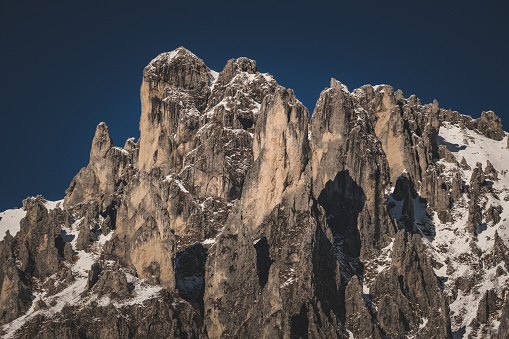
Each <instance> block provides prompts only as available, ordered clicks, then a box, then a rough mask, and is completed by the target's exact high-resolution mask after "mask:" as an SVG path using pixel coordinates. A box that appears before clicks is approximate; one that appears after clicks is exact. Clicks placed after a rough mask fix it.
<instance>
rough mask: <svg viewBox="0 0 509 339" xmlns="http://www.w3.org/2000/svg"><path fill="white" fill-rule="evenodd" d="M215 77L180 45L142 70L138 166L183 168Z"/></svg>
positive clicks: (143, 167)
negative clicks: (185, 156)
mask: <svg viewBox="0 0 509 339" xmlns="http://www.w3.org/2000/svg"><path fill="white" fill-rule="evenodd" d="M213 80H215V79H214V76H213V74H212V73H211V72H210V69H209V68H208V67H207V66H205V63H204V62H203V60H201V59H199V58H198V57H197V56H196V55H194V54H193V53H191V52H190V51H188V50H187V49H185V48H183V47H179V48H177V49H176V50H175V51H173V52H169V53H163V54H160V55H159V56H158V57H157V58H155V59H154V60H152V61H151V62H150V63H149V64H148V66H147V67H145V69H144V70H143V82H142V84H141V90H140V97H141V120H140V155H139V168H140V169H141V170H144V171H146V172H150V171H151V170H152V169H153V168H158V167H163V168H166V169H169V168H172V167H174V168H176V169H177V171H178V170H180V169H181V168H182V162H183V157H184V155H185V154H186V153H187V152H188V151H190V148H189V147H190V143H191V141H192V138H193V136H194V134H195V133H196V131H197V129H198V123H199V115H200V112H203V110H204V108H205V106H206V103H207V98H208V96H209V94H210V87H211V85H212V81H213Z"/></svg>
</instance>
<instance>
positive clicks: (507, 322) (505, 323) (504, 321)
mask: <svg viewBox="0 0 509 339" xmlns="http://www.w3.org/2000/svg"><path fill="white" fill-rule="evenodd" d="M507 300H508V299H507V296H506V300H505V303H504V307H503V308H502V316H501V317H500V326H499V327H498V339H507V338H509V302H508V301H507Z"/></svg>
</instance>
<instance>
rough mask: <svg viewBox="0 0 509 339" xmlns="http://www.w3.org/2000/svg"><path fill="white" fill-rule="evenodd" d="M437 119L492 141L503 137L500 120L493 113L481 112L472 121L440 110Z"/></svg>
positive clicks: (452, 112) (457, 114) (464, 116)
mask: <svg viewBox="0 0 509 339" xmlns="http://www.w3.org/2000/svg"><path fill="white" fill-rule="evenodd" d="M439 118H440V121H447V122H450V123H453V124H458V125H459V126H461V127H463V128H468V129H471V130H475V131H476V132H478V133H480V134H482V135H484V136H486V137H488V138H490V139H493V140H497V141H501V140H503V139H504V137H505V132H504V130H503V129H502V120H501V119H500V118H499V117H498V116H497V115H496V114H495V113H494V112H493V111H487V112H484V111H483V112H482V113H481V117H480V118H479V119H472V117H471V116H468V115H461V114H459V113H458V112H456V111H451V110H447V111H446V110H444V109H441V110H440V113H439Z"/></svg>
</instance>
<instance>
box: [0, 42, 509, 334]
mask: <svg viewBox="0 0 509 339" xmlns="http://www.w3.org/2000/svg"><path fill="white" fill-rule="evenodd" d="M140 92H141V100H142V116H141V121H140V139H139V141H136V139H134V138H131V139H128V140H127V141H126V143H125V145H124V148H123V149H122V148H119V147H115V146H113V141H112V140H111V138H110V136H109V133H108V128H107V126H106V125H105V124H104V123H101V124H99V125H98V126H97V129H96V133H95V136H94V138H93V141H92V148H91V151H90V162H89V164H88V166H87V167H86V168H84V169H82V170H81V171H80V173H79V174H78V175H77V176H76V177H75V178H74V180H73V181H72V183H71V185H70V187H69V189H68V190H67V192H66V193H67V196H66V198H65V202H64V204H63V205H64V206H63V208H62V209H60V208H57V209H53V210H51V211H48V209H47V208H46V207H45V201H44V200H43V199H42V198H32V199H27V200H26V201H25V205H26V206H25V209H26V211H27V216H26V217H25V219H23V221H22V222H21V230H20V232H18V234H17V235H16V236H15V237H11V236H10V235H7V237H6V238H4V240H3V241H1V242H0V264H1V265H2V266H1V268H2V272H0V301H1V302H0V323H2V324H5V323H8V322H10V321H12V320H14V319H16V318H18V317H19V316H20V315H22V314H23V313H25V312H28V313H27V315H26V318H24V319H25V320H26V322H25V323H23V324H22V325H21V327H20V328H19V330H17V332H16V333H15V334H14V332H13V328H14V329H16V328H15V326H14V325H12V324H11V325H12V326H11V325H9V324H8V325H7V326H6V327H3V329H4V330H5V331H7V332H8V333H9V334H10V335H12V336H14V337H20V338H28V337H36V336H38V337H41V338H42V337H44V338H45V337H48V338H53V337H58V338H96V337H101V338H146V337H155V338H159V337H170V338H171V337H178V338H180V337H187V338H222V337H235V338H237V337H238V338H244V337H252V336H253V335H255V336H257V337H264V338H346V337H350V336H352V335H353V336H354V337H356V338H406V337H413V338H450V337H451V321H454V323H455V325H456V324H457V323H458V321H460V322H461V321H463V320H461V319H460V320H458V318H459V317H461V315H458V312H456V311H455V309H457V308H456V307H455V308H454V309H453V312H456V313H452V314H453V315H454V317H453V318H454V319H450V315H449V306H448V298H449V297H450V298H451V302H453V301H455V300H457V298H461V297H464V296H465V294H469V293H476V292H475V291H476V288H477V287H478V282H477V279H478V278H477V277H478V276H481V275H479V274H477V273H478V272H490V273H489V274H490V277H492V278H493V279H494V280H496V279H498V281H499V282H500V281H505V280H503V279H505V278H504V276H505V275H506V274H507V271H508V267H507V260H508V258H509V250H508V249H507V246H506V245H505V238H504V239H502V238H503V237H504V235H503V234H502V233H500V234H501V235H502V236H499V234H498V233H497V232H495V233H494V243H493V239H492V238H491V236H492V235H491V234H489V235H487V236H486V237H485V238H484V235H486V233H485V234H484V235H483V236H479V237H478V238H479V239H482V240H483V241H485V243H484V244H481V243H478V241H477V240H478V239H477V238H476V237H470V236H468V234H467V233H466V232H465V231H464V228H463V227H465V226H466V227H468V228H469V229H470V230H471V232H473V233H474V234H475V233H476V232H484V230H485V229H486V228H489V227H498V225H500V224H502V223H503V222H504V220H503V218H504V217H505V215H504V210H503V209H502V208H501V206H502V205H503V201H506V200H507V199H509V198H508V197H506V195H507V194H506V191H504V190H500V189H499V187H498V186H497V185H499V184H500V183H501V182H502V181H503V180H505V177H504V178H502V176H503V175H504V169H503V168H497V169H495V168H494V167H493V166H492V164H491V163H489V162H488V163H487V164H486V168H485V169H484V170H483V168H482V164H480V163H479V164H476V167H475V168H473V171H472V172H473V174H472V178H471V180H470V182H469V183H468V185H466V184H465V183H464V182H463V180H464V179H462V178H464V177H465V176H464V175H465V172H464V171H470V166H472V165H473V164H470V165H469V164H467V162H466V160H465V159H464V158H463V159H461V162H460V163H459V164H458V162H457V160H456V158H455V155H457V153H456V151H455V150H454V148H449V149H448V148H447V147H446V146H445V145H448V146H450V145H449V144H448V143H446V142H445V143H444V145H441V146H438V144H437V140H438V138H437V135H438V131H439V128H440V124H441V123H442V124H443V126H444V128H446V127H448V124H455V126H458V127H460V128H463V131H465V128H466V129H470V130H476V131H477V132H478V133H481V134H483V135H485V136H487V137H489V138H493V139H496V140H501V139H500V136H501V135H502V138H503V137H505V132H503V130H502V129H501V128H502V125H501V122H500V119H498V117H496V116H495V115H494V113H492V112H487V113H483V115H482V117H481V118H480V119H477V120H474V119H472V118H470V117H466V116H463V115H461V114H459V113H457V112H453V111H450V110H449V111H446V110H443V109H440V108H439V105H438V102H436V101H434V102H433V103H432V104H428V105H422V104H421V102H420V100H419V99H418V98H417V97H416V96H410V97H409V98H405V97H404V96H403V93H402V92H401V91H399V90H398V91H394V89H393V88H392V87H390V86H387V85H380V86H371V85H366V86H363V87H361V88H359V89H356V90H354V91H353V92H350V91H349V90H348V89H347V88H346V86H344V85H342V84H341V83H340V82H339V81H336V80H334V79H332V80H331V86H330V88H327V89H325V90H324V91H323V92H322V93H321V94H320V98H319V100H318V102H317V105H316V107H315V110H314V113H313V116H312V118H311V120H310V119H309V113H308V111H307V109H306V108H305V107H304V106H303V105H302V103H300V102H299V101H298V100H297V98H296V97H295V94H294V93H293V91H292V90H289V89H285V88H283V87H281V86H279V85H278V84H277V83H276V81H275V80H274V78H273V77H272V76H270V75H269V74H268V73H260V72H259V71H258V69H257V66H256V62H254V61H253V60H250V59H247V58H238V59H232V60H229V61H228V62H227V64H226V66H225V67H224V69H223V71H222V72H220V73H216V72H214V71H212V70H210V69H209V68H208V67H207V66H206V65H205V63H204V62H203V61H202V60H201V59H199V58H198V57H196V56H195V55H194V54H192V53H191V52H189V51H188V50H186V49H185V48H183V47H181V48H178V49H177V50H175V51H173V52H170V53H164V54H162V55H160V56H158V57H157V58H155V59H154V60H153V61H151V63H150V64H149V65H148V66H147V67H146V68H145V70H144V72H143V81H142V86H141V91H140ZM471 139H472V138H471V137H470V139H469V140H468V142H472V144H473V143H474V141H475V140H471ZM442 141H443V140H442ZM441 143H442V142H441ZM494 163H495V164H496V162H494ZM497 166H498V165H497ZM497 170H499V171H500V172H497ZM467 173H468V172H467ZM501 179H502V180H501ZM467 186H468V191H467V189H466V187H467ZM465 193H467V194H465ZM504 199H505V200H504ZM467 204H468V205H467ZM457 206H460V207H461V208H463V210H460V211H462V212H465V211H466V210H467V207H468V210H469V217H468V225H463V224H462V225H461V226H459V227H458V226H457V225H456V224H455V222H457V221H458V220H463V216H462V215H461V213H457V212H458V209H454V208H455V207H457ZM453 209H454V210H453ZM389 210H390V213H389ZM396 210H397V212H394V211H396ZM451 211H452V212H451ZM435 214H436V215H437V216H438V218H439V220H440V224H438V225H439V227H441V228H442V230H441V231H444V230H445V231H447V232H450V234H451V237H454V236H463V235H466V236H467V242H466V244H467V246H466V247H468V249H467V252H465V253H461V254H458V262H459V263H462V264H469V265H470V264H471V266H472V267H473V269H474V270H476V273H475V274H470V275H468V274H466V275H465V276H464V277H457V278H454V279H456V280H455V281H453V282H450V281H449V283H447V279H446V278H445V277H437V274H439V273H438V272H443V271H441V267H443V266H444V265H447V267H446V268H447V272H446V276H448V277H453V275H454V270H455V269H458V266H455V263H453V262H451V261H448V260H450V258H449V257H448V256H447V259H446V260H445V262H444V260H443V258H442V257H445V253H447V251H451V248H450V247H448V246H445V247H443V248H441V247H439V246H436V245H437V244H436V239H439V237H438V236H437V234H438V233H437V234H435V233H434V224H436V223H437V222H436V219H433V216H434V215H435ZM389 215H391V216H392V218H394V220H392V219H391V217H390V216H389ZM396 215H397V216H396ZM455 219H458V220H455ZM426 230H432V232H426ZM437 230H438V228H437ZM437 232H438V231H437ZM489 232H491V230H489ZM423 237H425V238H423ZM451 243H454V241H453V240H451ZM492 244H494V245H493V247H492V248H491V247H490V248H488V249H485V248H484V247H483V246H485V247H486V246H491V245H492ZM442 254H444V255H442ZM454 259H456V258H454ZM91 263H93V264H91ZM440 274H442V273H440ZM490 279H491V278H490ZM447 284H449V285H447ZM451 284H454V288H449V287H450V286H451ZM494 286H496V289H497V290H496V292H495V291H493V293H492V292H491V291H490V292H488V293H487V294H485V295H484V297H483V298H481V299H482V300H481V302H480V303H479V305H478V312H477V317H476V319H475V321H473V322H472V323H471V325H470V321H469V322H468V323H465V324H466V325H467V329H468V331H470V332H469V333H470V335H471V336H475V335H478V336H481V337H482V336H486V335H487V333H488V330H487V326H483V325H485V324H488V323H489V322H490V321H492V320H495V319H496V320H497V321H498V320H500V321H501V325H500V330H499V332H498V333H499V336H503V335H504V333H505V332H507V331H506V327H507V324H506V322H505V319H504V318H503V316H504V314H507V310H506V308H507V307H505V308H504V309H503V310H502V318H499V312H497V311H499V310H500V306H501V304H500V301H499V300H498V299H497V298H496V296H497V294H498V295H499V296H500V297H501V296H502V295H503V294H500V293H502V291H501V290H502V289H503V287H502V286H499V285H494ZM499 287H500V288H499ZM443 289H444V290H443ZM67 292H69V293H72V295H75V296H76V302H73V303H71V304H70V305H66V306H63V305H62V304H57V303H58V300H57V297H58V298H59V297H60V295H57V293H67ZM76 292H78V293H76ZM31 295H36V296H37V299H36V301H35V305H33V306H34V308H33V309H31V308H30V307H31V306H32V303H31V298H32V297H31ZM479 298H480V296H479ZM475 300H478V299H475ZM108 303H109V304H108ZM78 305H79V306H78ZM62 306H63V308H62ZM474 307H475V305H474ZM34 310H35V311H37V312H34ZM97 319H101V320H100V321H98V320H97ZM469 319H470V318H469ZM491 324H496V322H492V323H491ZM16 326H17V325H16ZM504 326H505V327H504ZM455 330H456V329H455ZM460 330H461V329H460ZM460 330H458V331H460ZM476 331H477V332H476ZM504 331H505V332H504ZM7 332H6V333H7ZM458 333H460V332H456V333H455V334H458ZM493 333H494V332H493ZM4 334H5V333H0V335H4Z"/></svg>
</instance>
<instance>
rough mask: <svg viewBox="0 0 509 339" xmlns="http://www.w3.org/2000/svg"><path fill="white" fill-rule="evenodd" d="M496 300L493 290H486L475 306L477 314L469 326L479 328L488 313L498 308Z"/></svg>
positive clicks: (484, 321) (488, 315)
mask: <svg viewBox="0 0 509 339" xmlns="http://www.w3.org/2000/svg"><path fill="white" fill-rule="evenodd" d="M497 301H498V298H497V294H496V292H495V291H494V290H488V291H486V293H484V296H483V297H482V298H481V300H480V302H479V305H478V306H477V316H476V317H475V318H474V320H473V321H472V324H471V326H473V327H474V328H479V327H480V326H481V325H482V324H486V323H487V322H488V319H489V317H490V315H492V313H493V312H495V311H497V309H498V307H497Z"/></svg>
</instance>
